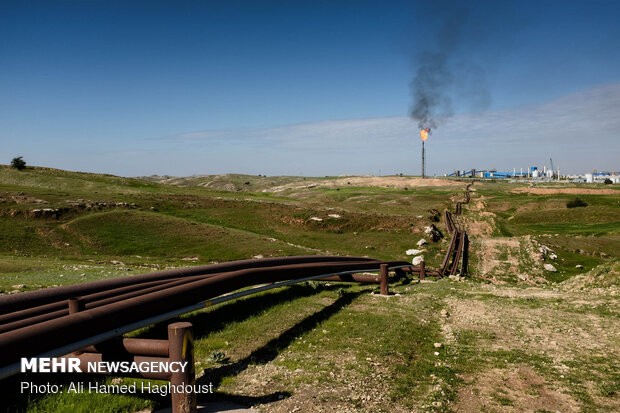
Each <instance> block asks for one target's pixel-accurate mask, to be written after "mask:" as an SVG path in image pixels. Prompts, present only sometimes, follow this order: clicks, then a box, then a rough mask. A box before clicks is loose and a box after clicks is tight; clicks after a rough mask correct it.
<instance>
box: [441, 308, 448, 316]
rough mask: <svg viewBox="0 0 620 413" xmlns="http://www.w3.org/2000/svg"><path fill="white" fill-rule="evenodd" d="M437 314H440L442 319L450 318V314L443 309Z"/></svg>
mask: <svg viewBox="0 0 620 413" xmlns="http://www.w3.org/2000/svg"><path fill="white" fill-rule="evenodd" d="M439 314H441V316H442V317H444V318H448V317H450V312H448V310H446V309H445V308H444V309H443V310H441V312H440V313H439Z"/></svg>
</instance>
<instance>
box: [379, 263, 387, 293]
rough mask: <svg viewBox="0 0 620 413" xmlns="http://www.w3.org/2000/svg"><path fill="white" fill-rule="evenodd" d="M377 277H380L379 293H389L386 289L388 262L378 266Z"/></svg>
mask: <svg viewBox="0 0 620 413" xmlns="http://www.w3.org/2000/svg"><path fill="white" fill-rule="evenodd" d="M379 277H380V279H381V284H380V290H381V295H389V291H388V264H381V265H380V266H379Z"/></svg>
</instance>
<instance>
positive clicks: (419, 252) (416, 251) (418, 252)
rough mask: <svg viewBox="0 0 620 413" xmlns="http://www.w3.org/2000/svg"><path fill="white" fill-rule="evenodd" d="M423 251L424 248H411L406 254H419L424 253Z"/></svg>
mask: <svg viewBox="0 0 620 413" xmlns="http://www.w3.org/2000/svg"><path fill="white" fill-rule="evenodd" d="M423 252H424V251H423V250H416V249H409V250H407V251H405V254H407V255H419V254H422V253H423Z"/></svg>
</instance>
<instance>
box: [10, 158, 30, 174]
mask: <svg viewBox="0 0 620 413" xmlns="http://www.w3.org/2000/svg"><path fill="white" fill-rule="evenodd" d="M11 168H15V169H17V170H18V171H22V170H24V169H26V161H24V159H23V157H22V156H18V157H17V158H13V159H12V160H11Z"/></svg>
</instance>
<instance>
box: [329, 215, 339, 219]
mask: <svg viewBox="0 0 620 413" xmlns="http://www.w3.org/2000/svg"><path fill="white" fill-rule="evenodd" d="M328 217H330V218H336V219H338V218H342V217H341V216H340V215H339V214H329V215H328Z"/></svg>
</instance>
